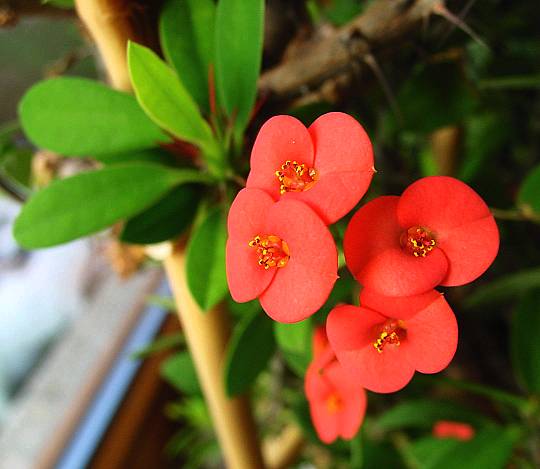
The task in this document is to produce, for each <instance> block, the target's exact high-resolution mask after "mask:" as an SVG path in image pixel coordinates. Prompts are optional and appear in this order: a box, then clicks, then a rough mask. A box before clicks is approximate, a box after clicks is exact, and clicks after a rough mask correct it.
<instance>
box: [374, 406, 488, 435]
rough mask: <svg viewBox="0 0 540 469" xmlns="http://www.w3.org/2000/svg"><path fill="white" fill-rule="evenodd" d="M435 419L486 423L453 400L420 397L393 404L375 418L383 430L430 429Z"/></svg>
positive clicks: (477, 424)
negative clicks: (419, 398)
mask: <svg viewBox="0 0 540 469" xmlns="http://www.w3.org/2000/svg"><path fill="white" fill-rule="evenodd" d="M437 420H453V421H459V422H466V423H470V424H473V425H474V426H475V427H478V426H480V425H485V424H487V423H488V420H487V419H486V418H485V417H484V416H482V415H479V414H477V413H475V412H474V411H471V409H468V408H466V407H463V406H460V405H458V404H456V403H454V402H450V401H442V400H434V399H421V400H410V401H404V402H402V403H399V404H397V405H395V406H394V407H392V408H391V409H390V410H387V411H386V412H384V413H383V414H382V415H381V416H380V417H379V418H378V419H377V420H376V425H377V428H380V429H381V430H383V431H392V430H402V429H405V428H424V429H431V428H432V427H433V425H434V424H435V422H436V421H437Z"/></svg>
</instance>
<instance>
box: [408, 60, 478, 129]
mask: <svg viewBox="0 0 540 469" xmlns="http://www.w3.org/2000/svg"><path fill="white" fill-rule="evenodd" d="M398 104H399V107H400V109H401V111H402V113H403V118H404V124H405V127H406V128H407V129H408V130H415V131H420V132H426V133H428V132H432V131H434V130H435V129H438V128H440V127H444V126H447V125H451V124H456V123H459V122H461V121H463V120H464V118H465V117H466V116H467V115H468V114H470V113H471V112H472V110H473V109H474V106H475V104H476V101H475V98H474V96H473V94H472V93H471V90H470V89H469V88H468V87H467V84H466V82H465V80H464V77H463V76H462V74H461V72H460V70H459V68H458V67H457V66H456V65H455V64H452V63H439V64H432V65H427V66H424V65H422V66H418V67H416V69H415V70H414V72H413V74H412V76H411V77H410V78H409V79H408V80H407V81H406V82H405V84H404V85H403V87H402V88H401V90H400V91H399V93H398Z"/></svg>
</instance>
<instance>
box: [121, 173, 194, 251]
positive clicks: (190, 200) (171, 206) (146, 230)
mask: <svg viewBox="0 0 540 469" xmlns="http://www.w3.org/2000/svg"><path fill="white" fill-rule="evenodd" d="M198 189H199V188H198V187H197V186H195V185H192V184H183V185H181V186H178V187H175V188H174V189H172V190H171V191H170V192H169V193H168V194H166V195H165V196H164V197H163V198H162V199H160V200H159V201H158V202H157V203H156V204H154V205H152V207H149V208H147V209H146V210H144V211H143V212H141V213H139V214H138V215H135V216H134V217H133V218H130V219H129V220H128V221H127V223H126V224H125V225H124V229H123V230H122V233H121V234H120V239H121V240H122V241H125V242H127V243H134V244H153V243H160V242H162V241H167V240H169V239H172V238H174V237H176V236H178V235H180V234H181V233H183V232H184V231H185V230H186V229H187V228H188V227H189V226H190V224H191V222H192V221H193V218H194V216H195V212H196V211H197V206H198V203H199V198H200V195H201V193H200V191H199V190H198Z"/></svg>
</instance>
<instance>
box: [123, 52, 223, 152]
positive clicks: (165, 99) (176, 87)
mask: <svg viewBox="0 0 540 469" xmlns="http://www.w3.org/2000/svg"><path fill="white" fill-rule="evenodd" d="M128 64H129V73H130V76H131V82H132V84H133V89H134V90H135V95H136V96H137V100H138V101H139V104H140V105H141V107H142V108H143V109H144V110H145V112H146V113H147V114H148V115H149V116H150V118H151V119H152V120H153V121H154V122H156V123H157V124H158V125H159V126H160V127H162V128H164V129H165V130H167V131H168V132H170V133H171V134H173V135H174V136H175V137H177V138H179V139H181V140H186V141H188V142H191V143H194V144H195V145H198V146H200V147H201V148H205V149H206V148H210V147H212V145H214V137H213V135H212V130H211V129H210V126H209V125H208V123H207V122H206V121H205V120H204V119H203V117H202V116H201V113H200V112H199V109H198V108H197V104H195V101H193V98H192V97H191V96H190V94H189V93H188V92H187V90H186V89H185V87H184V85H182V83H181V82H180V80H179V79H178V77H177V76H176V74H175V73H174V71H173V70H172V69H171V68H170V67H169V66H168V65H167V64H166V63H165V62H163V61H162V60H161V59H160V58H159V57H158V56H157V55H156V54H155V53H154V52H152V51H151V50H150V49H148V48H147V47H144V46H141V45H139V44H136V43H135V42H129V44H128Z"/></svg>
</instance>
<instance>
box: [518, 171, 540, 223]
mask: <svg viewBox="0 0 540 469" xmlns="http://www.w3.org/2000/svg"><path fill="white" fill-rule="evenodd" d="M517 200H518V204H519V205H521V206H522V207H523V208H525V209H529V210H533V211H534V212H536V213H539V214H540V165H538V166H536V167H535V168H534V169H533V170H532V171H531V172H529V174H528V175H527V177H526V178H525V180H524V181H523V183H522V185H521V188H520V190H519V193H518V198H517Z"/></svg>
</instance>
